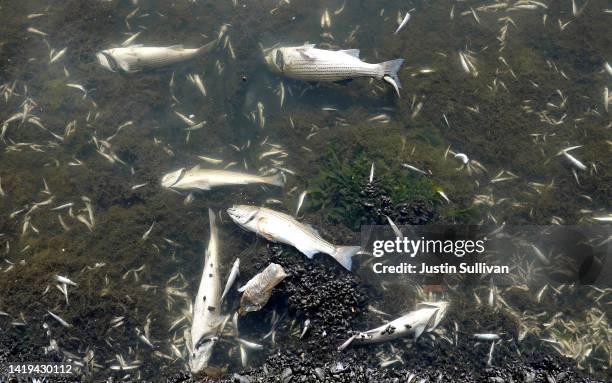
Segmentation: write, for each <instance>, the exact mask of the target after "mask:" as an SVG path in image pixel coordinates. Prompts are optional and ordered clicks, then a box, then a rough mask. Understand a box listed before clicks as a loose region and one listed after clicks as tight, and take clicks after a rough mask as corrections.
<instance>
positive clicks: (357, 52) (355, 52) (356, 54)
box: [339, 49, 359, 58]
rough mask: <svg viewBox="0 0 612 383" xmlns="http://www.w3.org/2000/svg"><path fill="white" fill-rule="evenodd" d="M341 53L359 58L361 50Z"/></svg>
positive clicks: (348, 50)
mask: <svg viewBox="0 0 612 383" xmlns="http://www.w3.org/2000/svg"><path fill="white" fill-rule="evenodd" d="M339 52H342V53H346V54H347V55H349V56H353V57H355V58H359V49H343V50H341V51H339Z"/></svg>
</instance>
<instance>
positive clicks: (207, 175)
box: [161, 165, 285, 190]
mask: <svg viewBox="0 0 612 383" xmlns="http://www.w3.org/2000/svg"><path fill="white" fill-rule="evenodd" d="M249 184H268V185H273V186H278V187H283V186H285V180H284V178H283V175H282V173H276V174H274V175H271V176H266V177H264V176H258V175H254V174H248V173H239V172H232V171H227V170H215V169H201V168H200V166H199V165H197V166H194V167H193V168H191V169H189V170H187V169H185V168H182V169H179V170H176V171H173V172H171V173H168V174H166V175H164V176H163V177H162V180H161V185H162V186H163V187H166V188H171V189H179V190H192V189H199V190H210V189H212V188H214V187H219V186H228V185H249Z"/></svg>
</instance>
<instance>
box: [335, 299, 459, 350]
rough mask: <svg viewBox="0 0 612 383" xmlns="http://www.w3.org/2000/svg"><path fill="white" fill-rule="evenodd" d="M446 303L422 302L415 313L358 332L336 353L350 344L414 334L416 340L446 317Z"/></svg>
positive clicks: (385, 340) (382, 340) (388, 339)
mask: <svg viewBox="0 0 612 383" xmlns="http://www.w3.org/2000/svg"><path fill="white" fill-rule="evenodd" d="M447 309H448V302H444V301H440V302H424V303H420V304H418V305H417V309H416V310H415V311H412V312H409V313H408V314H406V315H404V316H402V317H400V318H398V319H395V320H393V321H391V322H389V323H387V324H385V325H382V326H380V327H377V328H375V329H372V330H368V331H365V332H360V333H358V334H356V335H353V336H352V337H350V338H349V339H348V340H347V341H345V342H344V343H343V344H342V345H341V346H340V347H338V351H342V350H344V349H345V348H347V347H348V346H350V345H351V344H354V343H360V344H366V343H381V342H387V341H390V340H393V339H397V338H402V337H405V336H407V335H410V334H414V337H415V339H418V338H419V337H420V336H421V334H423V333H424V332H431V331H433V330H434V329H435V328H436V327H437V326H438V324H439V323H440V321H442V318H444V316H445V315H446V311H447Z"/></svg>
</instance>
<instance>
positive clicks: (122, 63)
mask: <svg viewBox="0 0 612 383" xmlns="http://www.w3.org/2000/svg"><path fill="white" fill-rule="evenodd" d="M115 62H116V63H117V65H119V68H121V70H122V71H124V72H128V73H129V72H133V71H134V69H133V68H132V69H130V64H128V63H127V62H125V61H124V60H121V59H118V58H115Z"/></svg>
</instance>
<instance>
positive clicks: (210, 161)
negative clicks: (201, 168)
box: [198, 156, 223, 165]
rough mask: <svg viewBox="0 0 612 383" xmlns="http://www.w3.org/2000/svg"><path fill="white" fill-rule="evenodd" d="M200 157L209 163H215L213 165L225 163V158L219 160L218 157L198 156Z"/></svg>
mask: <svg viewBox="0 0 612 383" xmlns="http://www.w3.org/2000/svg"><path fill="white" fill-rule="evenodd" d="M198 158H199V159H201V160H202V161H205V162H208V163H209V164H213V165H219V164H221V163H223V160H219V159H216V158H211V157H204V156H198Z"/></svg>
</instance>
